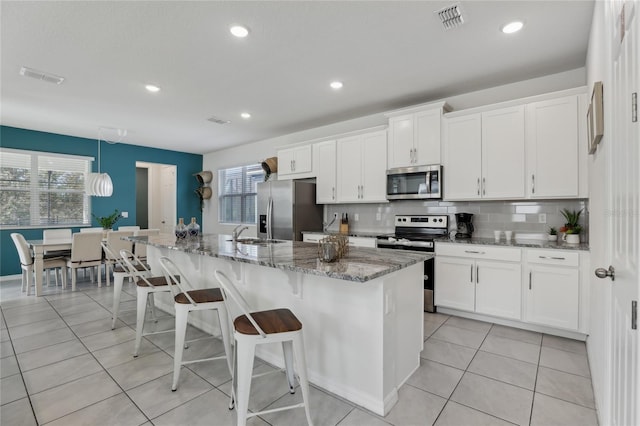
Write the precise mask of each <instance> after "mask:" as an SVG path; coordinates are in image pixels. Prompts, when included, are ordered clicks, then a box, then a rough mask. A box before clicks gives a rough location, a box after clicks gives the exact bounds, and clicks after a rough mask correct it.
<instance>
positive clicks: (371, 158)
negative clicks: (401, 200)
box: [354, 130, 387, 202]
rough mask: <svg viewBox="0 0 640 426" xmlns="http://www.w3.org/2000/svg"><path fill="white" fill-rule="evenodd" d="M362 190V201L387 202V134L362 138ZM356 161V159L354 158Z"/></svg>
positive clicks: (370, 134) (375, 134)
mask: <svg viewBox="0 0 640 426" xmlns="http://www.w3.org/2000/svg"><path fill="white" fill-rule="evenodd" d="M361 156H362V183H361V185H362V188H361V193H360V201H366V202H386V201H387V170H386V167H385V165H386V164H387V132H386V130H383V131H380V132H374V133H369V134H366V135H363V138H362V154H361ZM354 160H355V158H354Z"/></svg>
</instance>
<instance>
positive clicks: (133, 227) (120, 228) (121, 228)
mask: <svg viewBox="0 0 640 426" xmlns="http://www.w3.org/2000/svg"><path fill="white" fill-rule="evenodd" d="M139 230H140V227H139V226H137V225H131V226H129V225H127V226H118V231H133V232H135V231H139Z"/></svg>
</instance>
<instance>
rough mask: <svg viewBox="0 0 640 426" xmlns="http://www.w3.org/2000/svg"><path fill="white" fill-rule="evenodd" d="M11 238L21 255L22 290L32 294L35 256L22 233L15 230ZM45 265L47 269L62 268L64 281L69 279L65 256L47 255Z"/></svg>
mask: <svg viewBox="0 0 640 426" xmlns="http://www.w3.org/2000/svg"><path fill="white" fill-rule="evenodd" d="M11 239H12V240H13V243H14V244H15V246H16V250H18V256H19V257H20V267H21V268H22V291H25V290H26V292H27V296H29V295H31V282H32V281H33V274H34V272H35V270H34V262H33V256H32V254H31V250H29V244H28V243H27V240H25V238H24V236H23V235H22V234H19V233H17V232H14V233H12V234H11ZM43 265H44V266H43V268H44V270H45V271H47V270H49V269H53V268H61V270H62V280H63V283H65V282H66V281H67V269H66V265H67V262H66V260H65V258H64V257H45V258H44V263H43ZM47 279H48V274H47ZM63 286H64V285H63Z"/></svg>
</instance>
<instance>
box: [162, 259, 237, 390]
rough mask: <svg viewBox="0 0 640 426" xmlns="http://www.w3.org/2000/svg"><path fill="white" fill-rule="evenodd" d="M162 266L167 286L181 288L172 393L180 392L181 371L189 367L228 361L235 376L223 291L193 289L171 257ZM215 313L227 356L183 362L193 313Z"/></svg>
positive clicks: (217, 289) (228, 365)
mask: <svg viewBox="0 0 640 426" xmlns="http://www.w3.org/2000/svg"><path fill="white" fill-rule="evenodd" d="M160 266H161V267H162V269H163V270H164V273H165V278H166V280H167V282H169V283H170V287H171V288H172V289H173V288H174V287H177V288H178V292H175V291H174V301H175V304H174V306H175V309H176V341H175V353H174V356H173V385H172V386H171V390H172V391H175V390H176V389H177V388H178V380H179V379H180V368H181V367H182V366H183V365H186V364H193V363H196V362H203V361H213V360H217V359H223V358H226V360H227V367H228V368H229V373H231V374H233V373H232V366H231V356H230V354H231V339H230V336H229V322H228V319H229V317H228V314H227V309H226V307H225V303H224V299H223V297H222V291H221V290H220V289H219V288H203V289H197V290H195V289H193V286H192V285H191V284H190V283H189V281H188V280H187V278H186V276H185V275H184V274H183V273H182V271H180V269H179V268H178V267H177V266H176V264H175V263H173V261H171V259H169V258H167V257H161V258H160ZM176 277H180V279H177V278H176ZM211 309H215V310H216V311H217V314H218V321H219V324H220V331H221V334H222V343H223V345H224V353H225V355H224V356H217V357H212V358H203V359H197V360H192V361H182V353H183V351H184V344H185V336H186V333H187V320H188V318H189V312H192V311H204V310H211Z"/></svg>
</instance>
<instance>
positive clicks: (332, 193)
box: [331, 186, 336, 200]
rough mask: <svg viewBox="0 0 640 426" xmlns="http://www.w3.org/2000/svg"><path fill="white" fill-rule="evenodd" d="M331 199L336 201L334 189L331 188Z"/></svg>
mask: <svg viewBox="0 0 640 426" xmlns="http://www.w3.org/2000/svg"><path fill="white" fill-rule="evenodd" d="M331 199H332V200H335V199H336V187H335V186H334V187H332V188H331Z"/></svg>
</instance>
